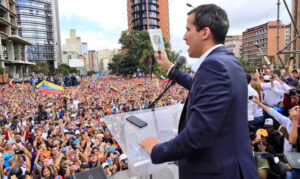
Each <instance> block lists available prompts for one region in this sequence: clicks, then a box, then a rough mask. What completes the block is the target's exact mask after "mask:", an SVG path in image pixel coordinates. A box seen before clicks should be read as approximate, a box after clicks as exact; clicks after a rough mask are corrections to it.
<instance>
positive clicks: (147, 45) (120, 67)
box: [108, 31, 179, 76]
mask: <svg viewBox="0 0 300 179" xmlns="http://www.w3.org/2000/svg"><path fill="white" fill-rule="evenodd" d="M119 43H121V44H122V50H123V51H125V52H126V53H120V54H118V55H115V56H114V58H113V59H112V62H111V63H109V64H108V68H109V69H110V70H111V73H112V74H116V75H122V76H127V75H130V74H133V73H134V72H136V71H137V69H141V70H143V72H144V73H145V74H147V73H148V74H149V73H153V72H154V73H155V74H157V75H160V74H165V73H166V70H164V69H163V68H162V67H159V65H158V64H156V63H154V62H155V59H154V51H153V49H152V45H151V41H150V38H149V34H148V32H147V31H132V32H131V33H130V34H122V36H121V38H120V39H119ZM165 47H166V52H167V54H168V57H169V59H170V60H171V61H172V62H174V61H176V59H177V57H178V55H179V54H178V53H176V52H171V51H170V50H169V49H170V44H169V43H165Z"/></svg>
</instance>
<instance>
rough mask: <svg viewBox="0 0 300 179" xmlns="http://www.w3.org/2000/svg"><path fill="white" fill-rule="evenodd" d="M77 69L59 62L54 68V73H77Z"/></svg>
mask: <svg viewBox="0 0 300 179" xmlns="http://www.w3.org/2000/svg"><path fill="white" fill-rule="evenodd" d="M78 72H79V70H77V69H76V68H74V67H70V66H69V65H67V64H61V65H59V66H58V68H57V69H56V73H62V74H64V75H66V74H68V73H78Z"/></svg>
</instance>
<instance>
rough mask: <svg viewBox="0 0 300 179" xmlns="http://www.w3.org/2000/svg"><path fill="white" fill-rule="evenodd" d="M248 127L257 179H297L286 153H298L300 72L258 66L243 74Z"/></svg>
mask: <svg viewBox="0 0 300 179" xmlns="http://www.w3.org/2000/svg"><path fill="white" fill-rule="evenodd" d="M246 76H247V80H248V84H249V85H248V97H249V99H248V124H249V130H250V137H251V140H252V148H253V151H254V156H255V159H256V160H255V161H256V163H257V169H258V175H259V178H272V179H273V178H274V179H277V178H278V179H281V178H282V179H284V178H288V179H290V178H300V171H299V170H297V169H293V168H292V167H291V166H290V165H289V163H288V160H287V157H286V156H285V154H286V152H300V137H299V135H298V133H299V132H300V130H299V129H300V128H298V125H299V121H300V110H299V105H300V88H299V86H300V82H299V78H300V72H298V71H297V70H295V69H294V70H292V69H290V67H289V66H286V67H285V69H284V70H281V71H279V70H278V71H277V70H271V69H270V68H269V67H267V66H263V67H259V68H257V70H256V73H251V74H247V75H246Z"/></svg>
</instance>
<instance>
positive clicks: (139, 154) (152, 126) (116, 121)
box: [104, 104, 183, 176]
mask: <svg viewBox="0 0 300 179" xmlns="http://www.w3.org/2000/svg"><path fill="white" fill-rule="evenodd" d="M182 108H183V105H182V104H177V105H173V106H168V107H162V108H155V110H154V111H152V110H151V109H149V110H143V111H138V112H129V113H122V114H116V115H111V116H106V117H105V118H104V122H105V124H106V125H107V127H108V129H109V130H110V131H111V133H112V135H113V136H114V137H115V139H116V140H117V142H118V143H119V145H120V147H121V148H122V150H123V152H124V153H126V154H127V156H128V165H129V170H130V172H132V173H134V174H135V175H138V176H147V175H150V174H155V173H156V172H158V171H161V170H162V169H163V168H164V167H166V166H167V164H159V165H155V164H152V162H151V159H150V156H149V155H148V154H147V153H146V152H145V151H144V150H143V149H142V148H141V147H140V146H139V144H138V143H139V142H140V141H141V140H142V139H144V138H145V137H148V136H153V137H156V138H158V139H159V140H160V141H161V142H166V141H168V140H170V139H172V138H174V137H175V136H176V135H177V128H178V124H179V118H180V115H181V111H182ZM132 115H134V116H136V117H138V118H140V119H141V120H143V121H145V122H146V123H148V125H147V126H146V127H143V128H139V127H137V126H135V125H134V124H132V123H130V122H128V121H126V117H128V116H132ZM177 175H178V174H177Z"/></svg>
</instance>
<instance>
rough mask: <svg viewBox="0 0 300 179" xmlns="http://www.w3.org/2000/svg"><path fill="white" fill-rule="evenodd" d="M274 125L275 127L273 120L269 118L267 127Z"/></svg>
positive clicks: (266, 123)
mask: <svg viewBox="0 0 300 179" xmlns="http://www.w3.org/2000/svg"><path fill="white" fill-rule="evenodd" d="M273 125H274V123H273V119H271V118H268V119H266V120H265V126H273Z"/></svg>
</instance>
